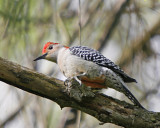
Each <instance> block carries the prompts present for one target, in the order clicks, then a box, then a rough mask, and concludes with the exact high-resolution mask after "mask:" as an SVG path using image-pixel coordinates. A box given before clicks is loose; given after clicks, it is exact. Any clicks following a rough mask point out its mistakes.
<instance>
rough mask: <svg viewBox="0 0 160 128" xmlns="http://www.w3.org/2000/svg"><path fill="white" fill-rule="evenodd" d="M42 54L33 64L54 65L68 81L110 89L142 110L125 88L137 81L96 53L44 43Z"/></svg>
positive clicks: (81, 47)
mask: <svg viewBox="0 0 160 128" xmlns="http://www.w3.org/2000/svg"><path fill="white" fill-rule="evenodd" d="M42 54H43V55H41V56H40V57H38V58H36V59H35V60H34V61H37V60H40V59H47V60H49V61H52V62H55V63H57V64H58V66H59V68H60V70H61V72H62V73H63V74H64V75H65V76H66V77H67V78H68V79H69V78H74V77H76V78H77V77H78V78H80V81H81V82H82V84H84V85H86V86H90V87H92V88H107V87H109V88H113V89H115V90H117V91H120V92H122V93H124V94H125V95H126V96H127V97H128V98H129V99H130V100H131V101H132V102H133V103H134V104H135V105H136V106H139V107H141V108H143V106H142V105H141V104H140V103H139V102H138V100H137V99H136V98H135V96H134V95H133V94H132V93H131V92H130V91H129V89H128V88H127V86H126V85H125V83H130V82H137V81H136V80H135V79H134V78H131V77H130V76H128V75H127V74H126V73H125V72H124V71H123V70H122V69H121V68H120V67H119V66H118V65H116V64H114V63H113V62H112V61H111V60H109V59H107V58H106V57H105V56H103V55H102V54H101V53H100V52H99V51H96V50H94V49H92V48H89V47H86V46H73V47H67V46H64V45H62V44H60V43H53V42H47V43H46V44H45V45H44V47H43V50H42Z"/></svg>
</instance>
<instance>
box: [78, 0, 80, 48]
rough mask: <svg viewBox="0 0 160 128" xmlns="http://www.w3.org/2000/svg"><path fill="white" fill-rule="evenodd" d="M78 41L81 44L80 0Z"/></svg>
mask: <svg viewBox="0 0 160 128" xmlns="http://www.w3.org/2000/svg"><path fill="white" fill-rule="evenodd" d="M78 15H79V41H80V45H81V0H79V13H78Z"/></svg>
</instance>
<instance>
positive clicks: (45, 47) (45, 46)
mask: <svg viewBox="0 0 160 128" xmlns="http://www.w3.org/2000/svg"><path fill="white" fill-rule="evenodd" d="M50 44H58V43H53V42H47V43H46V44H45V45H44V47H43V50H42V54H44V53H46V52H47V50H46V49H47V48H48V46H49V45H50Z"/></svg>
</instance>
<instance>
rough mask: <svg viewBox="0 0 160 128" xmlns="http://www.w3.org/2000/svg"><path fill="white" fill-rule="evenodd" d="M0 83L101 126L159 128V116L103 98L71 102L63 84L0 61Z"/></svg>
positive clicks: (2, 60) (96, 95) (155, 113)
mask: <svg viewBox="0 0 160 128" xmlns="http://www.w3.org/2000/svg"><path fill="white" fill-rule="evenodd" d="M0 80H1V81H3V82H5V83H8V84H10V85H12V86H14V87H17V88H20V89H22V90H24V91H27V92H30V93H33V94H35V95H38V96H41V97H45V98H47V99H50V100H52V101H54V102H56V103H57V104H59V105H60V106H61V108H63V107H73V108H76V109H78V110H81V111H83V112H85V113H87V114H89V115H91V116H93V117H95V118H97V119H98V120H99V121H101V122H104V123H113V124H116V125H119V126H123V127H126V128H128V127H130V128H138V127H140V128H154V127H160V113H158V112H150V111H147V110H144V109H140V108H138V107H136V106H134V105H131V104H129V103H126V102H124V101H119V100H117V99H114V98H111V97H109V96H106V95H103V94H95V96H94V97H92V98H87V97H83V99H82V100H81V101H78V100H76V99H75V98H73V97H72V98H71V97H70V96H69V95H68V94H67V93H66V92H65V87H64V82H63V81H60V80H58V79H55V78H51V77H49V76H46V75H43V74H41V73H37V72H35V71H33V70H30V69H28V68H25V67H23V66H20V65H18V64H15V63H13V62H10V61H7V60H5V59H2V58H0Z"/></svg>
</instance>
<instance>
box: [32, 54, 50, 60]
mask: <svg viewBox="0 0 160 128" xmlns="http://www.w3.org/2000/svg"><path fill="white" fill-rule="evenodd" d="M47 54H48V53H45V54H43V55H42V56H39V57H38V58H36V59H34V61H37V60H40V59H45V57H46V56H47Z"/></svg>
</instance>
